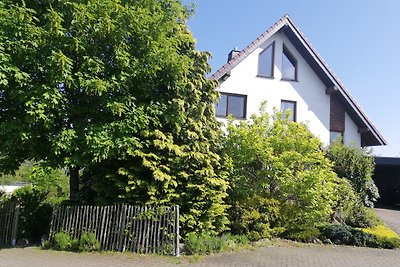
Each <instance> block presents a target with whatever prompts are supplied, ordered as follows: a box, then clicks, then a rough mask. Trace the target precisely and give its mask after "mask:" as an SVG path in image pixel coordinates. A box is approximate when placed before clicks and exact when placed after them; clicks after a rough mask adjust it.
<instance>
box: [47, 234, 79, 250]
mask: <svg viewBox="0 0 400 267" xmlns="http://www.w3.org/2000/svg"><path fill="white" fill-rule="evenodd" d="M77 244H78V241H77V240H76V239H71V236H70V235H69V234H68V233H67V232H59V233H56V234H55V235H54V237H53V248H54V249H57V250H67V251H69V250H75V249H76V248H77Z"/></svg>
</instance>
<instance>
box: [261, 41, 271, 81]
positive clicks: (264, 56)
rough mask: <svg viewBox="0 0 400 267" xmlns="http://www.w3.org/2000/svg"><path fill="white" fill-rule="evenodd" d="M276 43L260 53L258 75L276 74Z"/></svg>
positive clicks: (268, 75)
mask: <svg viewBox="0 0 400 267" xmlns="http://www.w3.org/2000/svg"><path fill="white" fill-rule="evenodd" d="M274 44H275V43H272V44H270V45H269V46H268V47H267V48H265V49H264V50H263V51H262V52H261V53H260V54H259V55H258V76H261V77H269V78H272V77H273V76H274Z"/></svg>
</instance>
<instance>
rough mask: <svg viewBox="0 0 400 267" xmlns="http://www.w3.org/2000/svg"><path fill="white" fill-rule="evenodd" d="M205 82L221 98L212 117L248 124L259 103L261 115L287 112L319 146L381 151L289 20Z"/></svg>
mask: <svg viewBox="0 0 400 267" xmlns="http://www.w3.org/2000/svg"><path fill="white" fill-rule="evenodd" d="M211 79H214V80H218V81H219V82H220V86H219V88H218V91H219V92H220V93H221V98H220V100H219V102H218V104H217V105H216V113H217V117H218V119H219V120H220V121H224V120H225V118H226V116H227V115H228V114H231V115H232V116H234V117H235V118H236V119H248V118H249V117H250V115H251V114H254V113H258V112H259V108H260V105H261V103H262V102H264V101H267V109H268V110H267V111H268V112H270V113H271V112H273V109H274V108H276V109H278V110H281V111H285V112H286V111H287V110H289V113H290V117H289V119H291V120H294V121H298V122H303V123H305V124H307V125H308V128H309V129H310V130H311V132H312V133H313V134H314V135H315V136H317V137H319V138H320V139H321V141H322V142H323V143H324V144H329V143H330V142H332V141H333V140H334V139H335V138H336V137H337V136H338V135H341V136H343V139H344V142H345V143H346V144H356V145H357V146H359V147H364V146H379V145H386V141H385V139H384V138H383V137H382V135H381V134H380V133H379V132H378V130H377V129H376V128H375V126H374V125H373V124H372V122H371V121H370V120H369V118H368V117H367V115H366V114H365V112H364V111H363V110H362V109H361V108H360V107H359V105H358V104H357V103H356V102H355V100H354V99H353V98H352V97H351V95H350V93H349V92H348V90H347V89H346V88H345V87H344V85H343V84H342V83H341V82H340V81H339V80H338V79H337V78H336V76H335V75H334V74H333V72H332V71H331V70H330V69H329V68H328V66H327V65H326V64H325V63H324V61H323V60H322V59H321V57H320V56H319V55H318V53H317V52H316V51H315V49H314V48H313V47H312V46H311V44H310V43H309V42H308V41H307V39H306V38H305V37H304V35H303V33H302V32H301V31H300V30H299V28H298V27H297V26H296V25H295V24H294V22H293V20H292V19H291V18H290V17H289V16H287V15H286V16H284V17H283V18H282V19H280V20H279V21H278V22H277V23H275V24H274V25H273V26H272V27H271V28H269V29H268V30H267V31H266V32H264V33H263V34H262V35H261V36H259V37H258V38H257V39H256V40H254V41H253V42H252V43H251V44H249V45H248V46H247V47H246V48H244V49H243V50H241V51H238V50H232V51H231V52H230V53H229V56H228V62H227V63H226V64H225V65H224V66H222V67H221V68H220V69H219V70H217V72H215V73H214V74H213V75H212V76H211Z"/></svg>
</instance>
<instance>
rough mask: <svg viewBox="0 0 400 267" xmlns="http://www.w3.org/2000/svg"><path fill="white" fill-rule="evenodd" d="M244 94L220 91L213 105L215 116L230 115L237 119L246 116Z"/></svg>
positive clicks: (245, 98) (245, 97)
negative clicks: (219, 95)
mask: <svg viewBox="0 0 400 267" xmlns="http://www.w3.org/2000/svg"><path fill="white" fill-rule="evenodd" d="M246 102H247V96H246V95H238V94H228V93H221V97H220V99H219V101H218V103H217V104H216V105H215V112H216V115H217V117H227V116H228V115H232V116H233V117H234V118H237V119H245V118H246Z"/></svg>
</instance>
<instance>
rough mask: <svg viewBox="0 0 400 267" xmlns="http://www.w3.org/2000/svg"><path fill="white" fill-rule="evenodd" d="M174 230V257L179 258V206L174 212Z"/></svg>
mask: <svg viewBox="0 0 400 267" xmlns="http://www.w3.org/2000/svg"><path fill="white" fill-rule="evenodd" d="M174 228H175V244H174V246H175V256H176V257H179V256H180V253H179V205H176V206H175V212H174Z"/></svg>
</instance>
